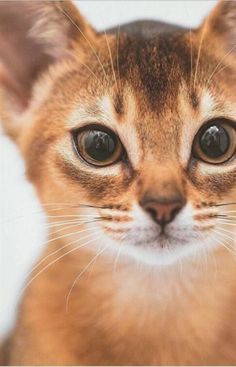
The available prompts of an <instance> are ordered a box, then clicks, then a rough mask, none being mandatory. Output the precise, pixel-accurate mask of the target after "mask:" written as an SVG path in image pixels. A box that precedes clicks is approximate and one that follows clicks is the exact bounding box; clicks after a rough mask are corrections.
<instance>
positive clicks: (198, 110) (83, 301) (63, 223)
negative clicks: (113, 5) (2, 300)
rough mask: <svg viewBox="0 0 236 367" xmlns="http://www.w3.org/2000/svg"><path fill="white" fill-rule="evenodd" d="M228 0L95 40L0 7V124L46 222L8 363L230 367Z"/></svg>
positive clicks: (90, 32) (232, 61)
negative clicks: (187, 20) (197, 20)
mask: <svg viewBox="0 0 236 367" xmlns="http://www.w3.org/2000/svg"><path fill="white" fill-rule="evenodd" d="M235 41H236V2H234V1H227V2H223V1H222V2H219V4H218V5H217V6H216V8H215V9H214V11H213V12H212V13H211V14H210V15H209V16H208V17H207V19H206V20H205V21H204V22H203V24H202V26H201V27H199V28H198V29H196V30H193V31H189V30H188V29H184V28H181V27H177V26H174V25H170V24H165V23H160V22H156V21H140V22H135V23H131V24H127V25H124V26H121V27H117V29H113V30H110V31H107V32H101V33H98V32H96V31H95V30H94V29H93V28H92V27H91V26H90V25H89V24H88V23H87V22H86V20H85V19H84V18H83V17H82V16H81V14H80V13H79V11H78V10H77V9H76V7H75V6H74V5H73V4H72V3H71V2H69V1H65V2H59V1H54V2H49V1H40V2H31V1H28V2H27V1H22V2H20V3H19V2H17V3H14V2H12V1H11V2H10V1H9V2H8V1H7V2H5V1H2V2H0V45H1V47H0V60H1V64H0V85H1V99H0V101H1V102H0V103H1V119H2V120H3V125H4V129H5V131H6V132H7V133H8V134H9V136H11V137H12V139H13V140H14V141H15V142H16V143H17V144H18V146H19V149H20V151H21V153H22V156H23V157H24V159H25V165H26V170H27V176H28V178H29V180H31V182H32V183H33V184H34V185H35V187H36V190H37V193H38V196H39V198H40V200H41V202H42V207H43V208H44V210H45V212H46V213H47V216H48V223H49V227H48V228H49V231H48V245H47V246H46V248H45V250H44V252H43V254H42V256H41V258H40V259H39V262H38V263H37V264H36V265H35V267H34V268H33V269H32V274H31V276H30V278H29V280H28V283H27V284H26V286H25V290H24V295H23V298H22V301H21V305H20V308H19V314H18V321H17V324H16V326H15V329H14V330H13V332H12V335H11V337H10V338H9V342H8V347H7V350H5V354H6V357H5V361H4V362H5V364H10V365H94V364H95V365H141V364H145V365H155V364H159V365H212V364H213V365H219V364H224V365H227V364H235V363H236V322H235V319H236V309H235V300H236V298H235V297H236V296H235V295H236V267H235V258H234V255H235V247H234V246H235V218H236V217H235V213H236V210H235V201H236V160H235V157H236V93H235V92H236V90H235V85H236V73H235V71H236V56H235V52H236V49H235Z"/></svg>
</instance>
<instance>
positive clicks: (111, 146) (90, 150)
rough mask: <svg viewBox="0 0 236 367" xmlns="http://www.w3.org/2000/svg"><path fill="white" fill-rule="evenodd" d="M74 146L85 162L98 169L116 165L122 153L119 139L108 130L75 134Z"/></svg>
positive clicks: (96, 129)
mask: <svg viewBox="0 0 236 367" xmlns="http://www.w3.org/2000/svg"><path fill="white" fill-rule="evenodd" d="M75 144H76V148H77V152H78V153H79V155H80V156H81V157H82V158H83V159H84V160H85V161H86V162H88V163H90V164H92V165H95V166H100V167H104V166H108V165H111V164H114V163H116V162H117V161H118V160H119V159H120V158H121V156H122V153H123V147H122V144H121V142H120V140H119V138H118V137H117V136H116V135H115V134H114V133H113V132H112V131H110V130H108V129H106V130H105V129H104V130H103V129H102V130H100V129H98V128H87V129H83V130H82V131H79V132H78V133H77V134H76V136H75Z"/></svg>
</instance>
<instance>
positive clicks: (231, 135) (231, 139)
mask: <svg viewBox="0 0 236 367" xmlns="http://www.w3.org/2000/svg"><path fill="white" fill-rule="evenodd" d="M193 154H194V156H195V157H196V158H198V159H200V160H202V161H204V162H206V163H211V164H220V163H225V162H227V161H228V160H230V159H231V158H232V157H233V156H234V155H235V154H236V129H235V128H234V127H233V126H232V124H230V122H229V121H227V120H224V119H216V120H214V121H211V122H209V123H208V124H206V125H205V126H203V127H202V128H201V129H200V131H199V132H198V134H197V135H196V137H195V139H194V143H193Z"/></svg>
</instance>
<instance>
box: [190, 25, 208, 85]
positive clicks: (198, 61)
mask: <svg viewBox="0 0 236 367" xmlns="http://www.w3.org/2000/svg"><path fill="white" fill-rule="evenodd" d="M206 24H207V21H206V20H205V24H204V25H203V28H202V31H201V38H200V43H199V47H198V54H197V62H196V67H195V73H194V80H193V88H195V85H196V79H197V73H198V68H199V63H200V57H201V50H202V45H203V39H204V36H205V32H206Z"/></svg>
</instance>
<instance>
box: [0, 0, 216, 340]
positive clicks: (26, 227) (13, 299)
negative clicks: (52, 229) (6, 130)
mask: <svg viewBox="0 0 236 367" xmlns="http://www.w3.org/2000/svg"><path fill="white" fill-rule="evenodd" d="M215 3H216V1H215V0H212V1H206V0H205V1H199V0H197V1H193V0H189V1H177V0H176V1H166V0H165V1H76V4H77V6H78V7H79V9H80V10H81V12H82V13H83V15H84V16H86V17H87V19H88V20H89V21H90V23H91V24H93V26H95V27H96V28H97V29H98V30H103V29H106V28H108V27H111V26H116V25H119V24H122V23H125V22H129V21H132V20H136V19H145V18H146V19H159V20H164V21H166V22H172V23H176V24H180V25H184V26H186V27H191V28H193V27H196V26H198V25H199V24H200V22H201V21H202V19H203V18H204V16H205V15H206V14H207V13H208V12H209V11H210V9H211V8H212V7H213V6H214V5H215ZM19 6H20V3H19ZM0 217H1V219H0V280H1V287H0V299H1V302H0V337H1V336H4V335H5V334H6V333H7V332H8V330H9V329H10V328H11V327H12V325H13V323H14V319H15V314H16V307H17V303H18V300H19V296H20V294H21V290H22V287H23V284H24V281H25V279H26V277H27V274H28V273H29V271H30V268H31V267H32V264H33V263H34V261H35V259H36V258H37V257H38V256H39V253H40V251H41V249H42V247H43V246H44V244H45V241H46V230H45V229H44V223H45V218H44V215H43V213H42V210H41V208H40V204H39V202H38V200H37V197H36V195H35V192H34V189H33V187H32V186H31V185H30V184H29V183H28V182H27V181H26V179H25V175H24V164H23V161H22V160H21V157H20V156H19V153H18V151H17V148H16V147H15V146H14V144H13V143H12V142H11V141H10V140H9V139H8V138H7V137H5V136H4V135H3V133H2V132H1V131H0Z"/></svg>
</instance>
